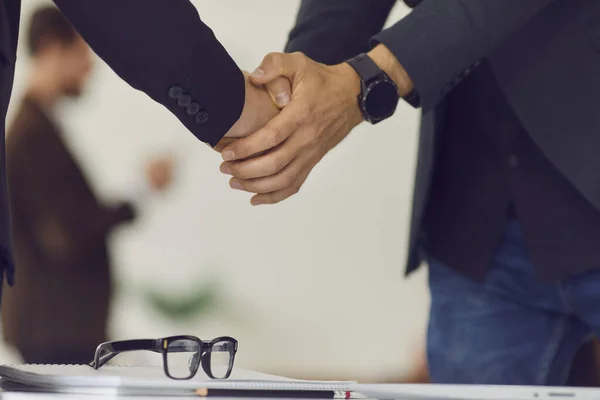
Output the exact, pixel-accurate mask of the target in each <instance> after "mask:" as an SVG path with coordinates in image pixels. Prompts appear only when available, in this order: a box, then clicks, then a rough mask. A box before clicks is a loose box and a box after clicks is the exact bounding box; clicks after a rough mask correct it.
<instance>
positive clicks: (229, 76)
mask: <svg viewBox="0 0 600 400" xmlns="http://www.w3.org/2000/svg"><path fill="white" fill-rule="evenodd" d="M54 1H55V3H56V4H57V5H58V6H59V7H60V9H61V11H62V12H63V13H64V14H65V15H66V17H67V18H69V20H70V21H71V23H72V24H73V25H74V26H75V28H76V29H77V30H78V31H79V32H80V33H81V35H82V37H83V38H84V39H85V40H86V41H87V42H88V43H89V45H90V46H91V47H92V49H93V50H94V51H95V52H96V53H97V54H98V55H99V56H100V58H102V59H103V60H104V61H106V63H107V64H108V65H109V66H110V67H111V68H112V69H113V70H114V71H115V72H116V73H117V74H118V75H119V76H120V77H121V78H123V79H124V80H125V81H126V82H127V83H129V84H130V85H131V86H132V87H134V88H136V89H139V90H141V91H143V92H145V93H146V94H147V95H148V96H150V97H151V98H152V99H154V100H155V101H157V102H158V103H160V104H162V105H163V106H165V107H166V108H167V109H168V110H169V111H171V112H172V113H173V114H174V115H175V116H176V117H177V118H178V119H179V120H180V121H181V123H182V124H183V125H185V126H186V127H187V128H188V129H189V130H190V131H191V132H192V133H193V134H194V135H195V136H196V137H197V138H198V139H200V140H202V141H204V142H207V143H209V144H211V145H213V146H214V145H215V144H216V143H217V142H218V141H219V140H220V139H221V138H222V137H223V136H224V135H225V133H226V132H227V131H228V130H229V128H231V126H233V124H234V123H235V122H236V121H237V120H238V119H239V117H240V115H241V113H242V108H243V106H244V100H245V95H244V92H245V86H244V78H243V75H242V72H241V71H240V69H239V68H238V67H237V65H236V64H235V62H234V61H233V60H232V59H231V57H230V56H229V54H228V53H227V51H226V50H225V49H224V48H223V46H222V45H221V44H220V43H219V41H218V40H217V39H216V38H215V36H214V34H213V32H212V30H211V29H210V28H209V27H208V26H206V25H205V24H204V23H203V22H202V21H201V20H200V17H199V15H198V12H197V10H196V9H195V7H194V6H193V5H192V4H191V3H190V2H189V1H188V0H87V1H83V0H54ZM173 87H180V88H181V91H182V93H183V94H185V95H186V96H189V98H188V97H186V100H185V101H183V100H181V101H179V100H178V99H177V98H174V95H173V93H171V91H170V89H171V88H173ZM187 100H189V101H187ZM188 103H193V104H195V106H193V107H187V106H188Z"/></svg>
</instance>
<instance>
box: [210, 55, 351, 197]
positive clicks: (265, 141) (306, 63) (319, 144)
mask: <svg viewBox="0 0 600 400" xmlns="http://www.w3.org/2000/svg"><path fill="white" fill-rule="evenodd" d="M280 75H282V76H284V77H286V78H288V79H289V81H290V82H291V83H292V96H291V101H290V102H289V104H287V106H285V107H284V108H283V110H282V111H281V114H279V116H277V117H276V118H275V119H273V120H272V121H271V122H269V123H268V124H267V125H266V126H265V127H264V128H263V129H261V130H259V131H258V132H256V133H255V134H253V135H251V136H249V137H247V138H245V139H241V140H237V141H236V142H235V143H232V144H230V145H229V146H227V147H226V148H225V149H223V152H222V156H223V159H224V160H226V162H224V163H223V164H222V166H221V171H222V172H224V173H227V174H231V175H233V178H232V179H231V181H230V185H231V187H232V188H234V189H240V190H246V191H249V192H253V193H257V195H256V196H254V197H253V198H252V204H254V205H258V204H267V203H277V202H279V201H281V200H283V199H285V198H287V197H289V196H291V195H292V194H294V193H296V192H297V191H298V190H299V189H300V187H301V186H302V184H303V183H304V181H305V180H306V178H307V177H308V174H309V173H310V171H311V170H312V168H313V167H314V166H315V165H316V164H317V163H318V162H319V160H321V158H323V156H324V155H325V154H326V153H327V152H328V151H329V150H330V149H332V148H333V147H334V146H335V145H337V144H338V143H339V142H340V141H341V140H342V139H343V138H344V137H346V135H347V134H348V133H349V132H350V131H351V130H352V128H354V127H355V126H356V125H358V124H359V123H360V122H361V121H362V115H361V113H360V110H359V108H358V103H357V97H358V95H359V93H360V80H359V77H358V75H357V74H356V72H354V70H353V69H352V67H350V66H349V65H348V64H339V65H336V66H326V65H324V64H319V63H316V62H314V61H312V60H310V59H309V58H307V57H306V56H304V55H302V54H300V53H294V54H277V53H273V54H269V55H268V56H267V57H265V59H264V60H263V63H262V65H261V66H260V67H259V68H258V69H257V71H255V72H254V73H253V76H252V78H253V80H254V81H255V82H256V83H259V84H260V83H262V84H266V83H270V82H271V81H273V80H274V78H276V77H279V76H280ZM269 89H270V91H271V92H272V93H273V92H274V91H275V92H276V91H277V89H276V88H274V85H273V84H271V85H270V86H269ZM277 94H278V93H277ZM275 97H276V96H275ZM270 149H271V150H270ZM266 150H270V151H269V152H268V153H267V154H264V155H259V154H260V153H261V152H263V151H266ZM249 157H252V158H249Z"/></svg>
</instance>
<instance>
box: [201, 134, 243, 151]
mask: <svg viewBox="0 0 600 400" xmlns="http://www.w3.org/2000/svg"><path fill="white" fill-rule="evenodd" d="M236 140H237V139H236V138H232V137H224V138H223V139H221V140H219V143H217V145H216V146H215V147H212V149H213V150H215V151H217V152H219V153H220V152H222V151H223V149H224V148H225V147H227V146H228V145H230V144H231V143H233V142H235V141H236ZM208 146H209V147H211V146H210V144H209V145H208Z"/></svg>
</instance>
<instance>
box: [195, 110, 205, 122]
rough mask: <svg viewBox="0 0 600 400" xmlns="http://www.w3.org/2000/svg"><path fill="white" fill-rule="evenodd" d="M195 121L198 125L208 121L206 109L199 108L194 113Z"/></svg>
mask: <svg viewBox="0 0 600 400" xmlns="http://www.w3.org/2000/svg"><path fill="white" fill-rule="evenodd" d="M195 120H196V123H197V124H200V125H204V124H205V123H206V122H207V121H208V111H206V110H201V111H199V112H198V114H196V118H195Z"/></svg>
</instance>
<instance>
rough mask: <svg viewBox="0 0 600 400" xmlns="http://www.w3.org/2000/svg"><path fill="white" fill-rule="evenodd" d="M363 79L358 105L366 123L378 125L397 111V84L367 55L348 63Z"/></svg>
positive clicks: (352, 59)
mask: <svg viewBox="0 0 600 400" xmlns="http://www.w3.org/2000/svg"><path fill="white" fill-rule="evenodd" d="M346 62H347V63H348V64H350V66H352V68H354V70H355V71H356V72H357V73H358V75H359V76H360V79H361V91H360V94H359V96H358V104H359V107H360V110H361V112H362V114H363V118H364V119H365V121H367V122H370V123H371V124H376V123H378V122H381V121H383V120H385V119H387V118H389V117H391V116H392V115H393V114H394V112H395V111H396V107H397V106H398V102H399V100H400V92H399V91H398V86H397V85H396V83H395V82H394V81H393V80H392V79H390V77H389V76H388V75H387V74H386V73H385V72H384V71H382V70H381V68H379V67H378V66H377V64H375V62H374V61H373V60H372V59H371V58H370V57H369V56H368V55H367V54H364V53H363V54H359V55H358V56H356V57H354V58H351V59H349V60H347V61H346Z"/></svg>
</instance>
